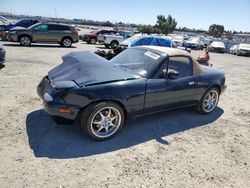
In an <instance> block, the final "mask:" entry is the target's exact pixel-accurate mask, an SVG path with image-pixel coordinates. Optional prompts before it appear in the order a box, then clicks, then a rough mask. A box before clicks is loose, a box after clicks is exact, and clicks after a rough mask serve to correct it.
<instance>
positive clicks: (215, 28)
mask: <svg viewBox="0 0 250 188" xmlns="http://www.w3.org/2000/svg"><path fill="white" fill-rule="evenodd" d="M223 32H224V26H223V25H218V24H213V25H210V27H209V33H210V35H212V36H213V37H216V38H220V37H221V36H222V34H223Z"/></svg>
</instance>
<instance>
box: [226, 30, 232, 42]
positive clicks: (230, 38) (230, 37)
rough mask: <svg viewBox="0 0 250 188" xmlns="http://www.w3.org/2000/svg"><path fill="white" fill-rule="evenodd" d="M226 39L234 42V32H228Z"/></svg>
mask: <svg viewBox="0 0 250 188" xmlns="http://www.w3.org/2000/svg"><path fill="white" fill-rule="evenodd" d="M226 38H227V39H228V40H232V39H233V32H232V31H228V32H227V34H226Z"/></svg>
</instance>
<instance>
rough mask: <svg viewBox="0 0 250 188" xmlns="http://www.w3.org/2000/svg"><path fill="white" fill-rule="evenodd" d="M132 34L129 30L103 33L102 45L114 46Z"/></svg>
mask: <svg viewBox="0 0 250 188" xmlns="http://www.w3.org/2000/svg"><path fill="white" fill-rule="evenodd" d="M131 36H132V32H131V31H118V33H117V34H116V35H104V45H105V47H106V48H115V47H117V46H118V45H119V44H120V43H121V42H122V41H124V40H125V39H127V38H129V37H131Z"/></svg>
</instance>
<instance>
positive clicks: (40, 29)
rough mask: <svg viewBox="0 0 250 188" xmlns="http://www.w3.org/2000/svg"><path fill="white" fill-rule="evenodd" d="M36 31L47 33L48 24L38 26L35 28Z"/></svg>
mask: <svg viewBox="0 0 250 188" xmlns="http://www.w3.org/2000/svg"><path fill="white" fill-rule="evenodd" d="M34 30H36V31H47V30H48V25H46V24H41V25H37V26H35V27H34Z"/></svg>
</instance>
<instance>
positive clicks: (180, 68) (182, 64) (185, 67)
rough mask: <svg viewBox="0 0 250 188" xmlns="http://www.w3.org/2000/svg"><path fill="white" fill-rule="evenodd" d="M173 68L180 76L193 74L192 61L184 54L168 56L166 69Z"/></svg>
mask: <svg viewBox="0 0 250 188" xmlns="http://www.w3.org/2000/svg"><path fill="white" fill-rule="evenodd" d="M170 70H174V71H177V72H179V74H180V78H182V77H186V76H190V75H192V74H193V66H192V62H191V61H190V59H189V58H188V57H185V56H173V57H169V63H168V71H170Z"/></svg>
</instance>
